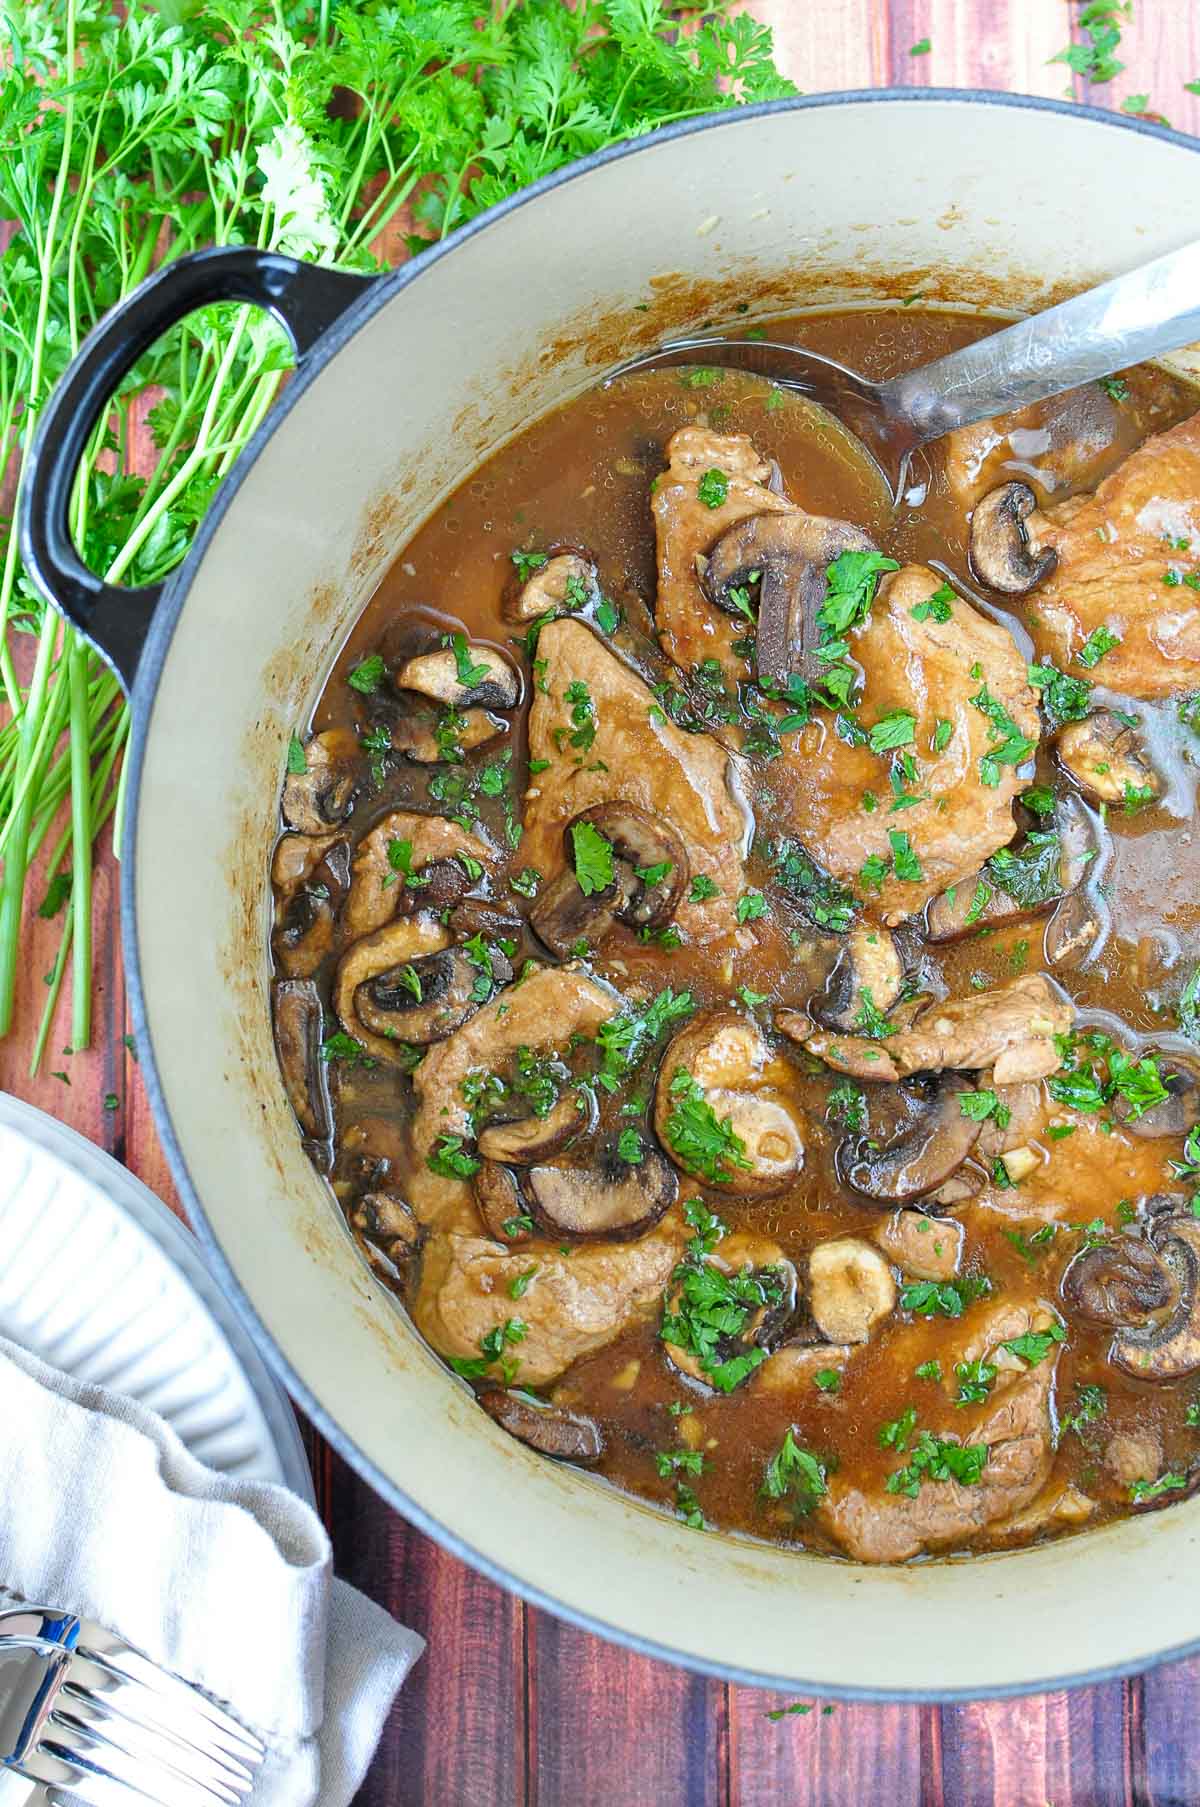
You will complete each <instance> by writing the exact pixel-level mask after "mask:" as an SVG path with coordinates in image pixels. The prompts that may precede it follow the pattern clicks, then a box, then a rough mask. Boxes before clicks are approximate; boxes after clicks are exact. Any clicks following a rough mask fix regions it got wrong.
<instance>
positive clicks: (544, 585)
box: [500, 546, 600, 621]
mask: <svg viewBox="0 0 1200 1807" xmlns="http://www.w3.org/2000/svg"><path fill="white" fill-rule="evenodd" d="M599 595H600V585H599V582H598V581H597V577H596V566H595V563H594V561H593V560H592V559H591V558H590V557H589V556H588V554H587V553H585V552H583V551H581V550H580V549H579V548H577V547H574V546H557V547H555V549H554V551H553V552H552V553H551V554H550V556H549V557H548V558H547V559H546V562H545V564H543V565H539V566H538V568H537V570H536V571H534V572H533V573H532V574H531V575H530V576H529V577H528V578H526V580H525V582H524V583H521V582H520V581H519V580H517V579H515V578H514V580H513V581H512V582H510V584H509V586H508V588H507V589H506V590H505V593H504V596H503V598H502V600H501V604H500V610H501V613H502V614H503V616H504V618H505V620H506V621H536V620H538V618H539V617H540V616H542V615H549V614H552V613H554V611H556V610H560V609H562V610H568V611H569V610H573V609H580V608H585V607H586V606H587V605H588V604H589V603H592V602H595V601H596V600H597V598H598V597H599Z"/></svg>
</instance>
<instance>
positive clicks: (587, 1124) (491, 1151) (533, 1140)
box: [477, 1086, 597, 1167]
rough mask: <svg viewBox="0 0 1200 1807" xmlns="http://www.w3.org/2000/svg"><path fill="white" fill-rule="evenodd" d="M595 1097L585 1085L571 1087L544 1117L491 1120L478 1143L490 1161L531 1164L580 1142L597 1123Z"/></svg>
mask: <svg viewBox="0 0 1200 1807" xmlns="http://www.w3.org/2000/svg"><path fill="white" fill-rule="evenodd" d="M596 1116H597V1112H596V1100H595V1097H594V1094H593V1093H592V1092H591V1091H590V1090H589V1089H588V1088H587V1087H586V1086H571V1087H570V1088H569V1089H568V1090H567V1091H565V1092H564V1093H563V1095H562V1097H561V1098H560V1099H559V1100H558V1102H557V1104H554V1105H552V1106H551V1108H550V1110H549V1111H548V1112H547V1113H546V1115H545V1116H544V1117H534V1116H530V1117H518V1118H517V1119H516V1120H515V1121H513V1122H509V1123H489V1124H488V1126H487V1128H486V1129H483V1130H480V1132H479V1137H478V1143H477V1146H478V1148H479V1152H480V1154H481V1155H482V1156H483V1157H484V1159H485V1160H487V1161H507V1163H508V1164H509V1166H510V1167H532V1166H533V1165H534V1164H535V1162H538V1161H548V1160H549V1159H550V1157H551V1156H552V1155H556V1154H561V1153H562V1152H563V1150H564V1149H567V1148H569V1147H570V1146H571V1144H572V1142H577V1141H578V1140H579V1137H580V1136H581V1135H583V1134H584V1132H585V1131H588V1130H592V1129H594V1128H595V1126H596Z"/></svg>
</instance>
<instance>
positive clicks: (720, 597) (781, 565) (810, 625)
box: [701, 510, 875, 683]
mask: <svg viewBox="0 0 1200 1807" xmlns="http://www.w3.org/2000/svg"><path fill="white" fill-rule="evenodd" d="M874 550H875V547H874V543H873V541H872V540H870V539H869V538H868V537H867V535H866V534H865V533H863V532H862V531H861V529H859V528H857V527H852V526H850V525H849V523H848V522H846V521H834V520H829V519H828V518H826V517H825V516H822V515H810V514H804V513H802V512H801V511H799V510H797V511H796V512H794V513H789V514H760V515H751V516H750V517H749V518H748V519H747V520H744V521H739V522H738V524H737V526H736V527H731V528H730V529H729V531H728V532H727V533H725V534H723V535H722V536H721V538H720V539H719V540H718V541H717V543H716V545H715V546H714V547H713V549H712V551H711V552H710V553H709V555H708V559H707V561H706V563H705V565H704V569H703V572H702V574H701V575H702V581H703V583H704V587H705V589H706V590H707V592H708V595H709V597H710V598H711V600H712V601H713V602H714V603H715V604H716V605H717V607H718V608H720V609H724V610H725V611H726V612H727V613H728V614H732V615H744V613H745V611H744V610H743V609H739V608H738V606H737V603H736V602H735V601H734V599H733V594H732V592H733V591H734V590H742V591H744V590H745V589H746V588H747V586H748V585H749V584H751V583H752V582H753V581H754V580H755V579H756V578H757V579H758V581H759V593H758V595H759V600H758V638H757V664H758V670H759V675H760V676H761V677H765V678H770V679H773V680H774V681H775V682H777V683H782V682H783V681H784V679H785V678H786V677H787V676H788V674H789V672H792V671H798V672H800V673H801V675H802V676H805V677H808V678H816V677H818V676H820V675H821V669H822V668H821V666H820V664H819V662H818V661H816V660H815V659H814V657H813V654H814V651H815V648H816V646H817V644H818V642H819V640H820V630H819V628H818V625H817V610H818V609H819V608H820V606H821V604H822V602H823V601H824V600H825V588H826V585H825V572H826V569H827V568H828V566H829V564H830V561H831V560H833V559H835V558H836V557H837V556H838V554H839V553H842V552H872V551H874Z"/></svg>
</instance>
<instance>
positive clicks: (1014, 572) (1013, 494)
mask: <svg viewBox="0 0 1200 1807" xmlns="http://www.w3.org/2000/svg"><path fill="white" fill-rule="evenodd" d="M1036 507H1037V497H1036V496H1035V495H1034V493H1033V491H1032V490H1031V489H1030V487H1029V485H1028V483H1002V484H1000V486H999V487H998V488H997V489H993V490H989V491H988V493H987V495H986V496H984V498H983V500H982V501H980V502H977V503H976V505H975V509H974V512H973V513H972V515H971V539H970V560H971V570H972V571H973V572H974V574H975V576H976V577H977V578H978V579H979V581H980V583H984V584H987V585H988V587H989V589H992V590H1000V591H1001V592H1002V593H1003V594H1004V595H1005V596H1024V595H1026V594H1027V593H1028V592H1029V591H1030V590H1032V589H1035V588H1036V587H1037V585H1038V584H1040V583H1042V582H1044V580H1045V579H1046V578H1047V577H1049V575H1050V573H1051V572H1052V571H1053V569H1054V567H1055V566H1056V565H1057V563H1058V554H1057V552H1055V550H1054V549H1053V547H1051V546H1047V547H1046V548H1045V550H1044V551H1041V552H1034V551H1033V549H1032V548H1031V547H1030V544H1029V535H1028V533H1027V532H1026V528H1025V522H1026V521H1027V520H1028V518H1029V516H1030V515H1031V514H1032V513H1033V511H1034V509H1035V508H1036Z"/></svg>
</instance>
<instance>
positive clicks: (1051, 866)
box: [985, 828, 1062, 909]
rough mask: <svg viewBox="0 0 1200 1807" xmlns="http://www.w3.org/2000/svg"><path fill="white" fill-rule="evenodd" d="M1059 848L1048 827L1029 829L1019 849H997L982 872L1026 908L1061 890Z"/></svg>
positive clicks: (1059, 844) (1056, 839)
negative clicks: (985, 872)
mask: <svg viewBox="0 0 1200 1807" xmlns="http://www.w3.org/2000/svg"><path fill="white" fill-rule="evenodd" d="M1061 866H1062V846H1061V843H1060V841H1059V838H1058V834H1057V832H1056V831H1055V830H1054V829H1052V828H1031V829H1030V830H1029V833H1028V834H1027V835H1026V836H1025V839H1024V840H1023V841H1022V843H1021V845H1020V847H1019V848H1017V849H1016V851H1015V852H1014V850H1013V849H1012V848H1011V847H1000V848H997V850H996V852H995V853H994V854H993V855H992V857H991V859H990V860H989V861H988V863H987V866H986V868H985V870H986V871H987V874H988V876H989V878H991V879H992V881H993V883H995V884H996V885H998V886H999V888H1000V890H1001V891H1004V892H1006V893H1007V895H1008V896H1009V897H1011V898H1013V899H1014V901H1015V902H1016V903H1019V904H1021V905H1023V906H1024V907H1025V908H1026V909H1030V908H1033V907H1034V906H1036V905H1038V904H1043V903H1047V902H1048V901H1049V900H1050V898H1052V897H1057V896H1058V895H1059V893H1060V892H1061V890H1062V877H1061Z"/></svg>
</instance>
